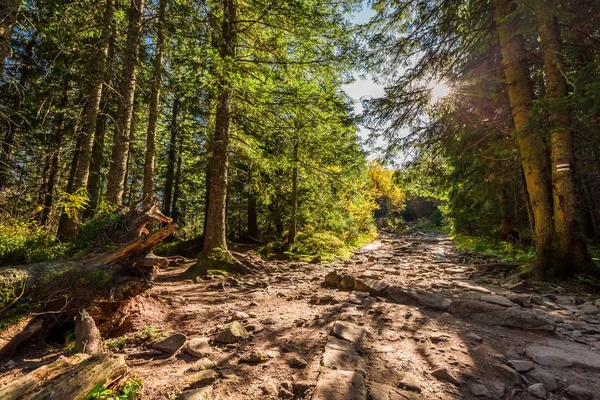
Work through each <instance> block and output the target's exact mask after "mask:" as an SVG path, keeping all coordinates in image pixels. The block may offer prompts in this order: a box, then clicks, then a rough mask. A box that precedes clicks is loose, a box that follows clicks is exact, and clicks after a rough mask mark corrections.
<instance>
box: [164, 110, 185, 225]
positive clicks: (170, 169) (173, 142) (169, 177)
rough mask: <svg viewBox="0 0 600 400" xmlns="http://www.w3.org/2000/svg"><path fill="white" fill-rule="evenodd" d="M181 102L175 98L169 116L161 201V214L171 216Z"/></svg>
mask: <svg viewBox="0 0 600 400" xmlns="http://www.w3.org/2000/svg"><path fill="white" fill-rule="evenodd" d="M180 106H181V102H180V100H179V98H175V100H174V101H173V113H172V114H171V137H170V139H169V143H168V145H167V149H168V150H167V172H166V177H165V190H164V194H163V196H164V199H163V213H164V214H167V215H172V213H171V211H172V207H171V205H172V203H173V183H174V182H173V181H174V177H175V161H176V157H177V137H178V133H179V132H178V130H179V125H178V122H177V119H178V117H179V108H180Z"/></svg>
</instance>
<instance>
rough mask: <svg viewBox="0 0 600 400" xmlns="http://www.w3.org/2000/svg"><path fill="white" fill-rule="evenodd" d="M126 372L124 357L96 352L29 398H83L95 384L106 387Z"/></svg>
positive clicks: (48, 399) (32, 399) (55, 399)
mask: <svg viewBox="0 0 600 400" xmlns="http://www.w3.org/2000/svg"><path fill="white" fill-rule="evenodd" d="M125 372H127V364H125V357H123V356H119V357H114V358H113V357H111V356H110V355H108V354H98V355H95V356H91V357H90V358H88V359H86V360H84V361H82V362H80V363H79V364H77V365H76V366H75V367H73V368H71V369H70V370H69V371H67V372H66V373H64V374H62V375H61V376H59V377H57V378H56V379H54V380H52V381H50V382H49V383H48V384H47V385H46V386H45V387H44V388H43V389H42V390H40V391H39V392H37V393H35V394H34V395H33V396H31V397H28V399H30V400H64V399H81V398H84V397H85V396H86V395H87V394H88V393H89V392H90V391H91V390H92V389H94V388H95V387H97V386H102V385H104V386H106V387H108V386H109V385H110V384H111V383H112V382H114V381H116V380H118V379H119V378H121V376H123V375H124V374H125Z"/></svg>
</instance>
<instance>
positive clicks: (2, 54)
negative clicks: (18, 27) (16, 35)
mask: <svg viewBox="0 0 600 400" xmlns="http://www.w3.org/2000/svg"><path fill="white" fill-rule="evenodd" d="M20 4H21V0H0V78H2V75H3V74H4V63H5V62H6V58H7V57H8V53H9V51H10V38H11V37H12V33H13V28H14V27H15V24H16V23H17V15H18V14H19V6H20Z"/></svg>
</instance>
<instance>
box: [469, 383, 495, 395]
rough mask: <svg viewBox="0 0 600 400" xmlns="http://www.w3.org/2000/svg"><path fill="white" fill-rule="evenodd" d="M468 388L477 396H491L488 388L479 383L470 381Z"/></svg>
mask: <svg viewBox="0 0 600 400" xmlns="http://www.w3.org/2000/svg"><path fill="white" fill-rule="evenodd" d="M469 390H470V391H471V393H473V394H474V395H475V396H477V397H485V398H487V399H489V398H491V397H492V394H491V393H490V391H489V389H488V388H487V387H486V386H485V385H482V384H480V383H471V384H470V385H469Z"/></svg>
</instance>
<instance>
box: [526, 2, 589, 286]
mask: <svg viewBox="0 0 600 400" xmlns="http://www.w3.org/2000/svg"><path fill="white" fill-rule="evenodd" d="M555 10H556V7H555V4H554V1H552V0H536V17H537V20H538V26H539V32H540V40H541V47H542V59H543V61H544V76H545V80H546V99H547V100H548V103H549V108H550V109H549V120H550V124H551V126H552V131H551V132H552V133H551V136H550V139H551V150H552V188H553V199H554V232H555V240H554V243H553V246H554V252H555V254H554V257H553V259H554V263H553V267H552V268H551V269H550V270H549V271H548V275H549V276H551V277H561V278H565V277H568V276H570V275H573V274H574V273H576V272H579V273H583V272H589V270H590V267H591V263H590V261H591V259H590V257H589V254H588V251H587V244H586V241H585V235H584V232H583V224H582V223H581V221H580V220H579V199H578V196H577V187H576V183H575V168H576V159H575V147H574V138H573V132H572V130H571V129H570V118H569V109H568V108H567V104H565V103H566V99H567V96H568V87H567V81H566V79H565V77H564V75H563V73H564V66H563V61H562V57H561V53H562V43H561V37H560V30H559V27H558V21H557V18H556V16H555V15H554V12H555ZM561 101H562V102H563V103H562V104H561Z"/></svg>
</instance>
